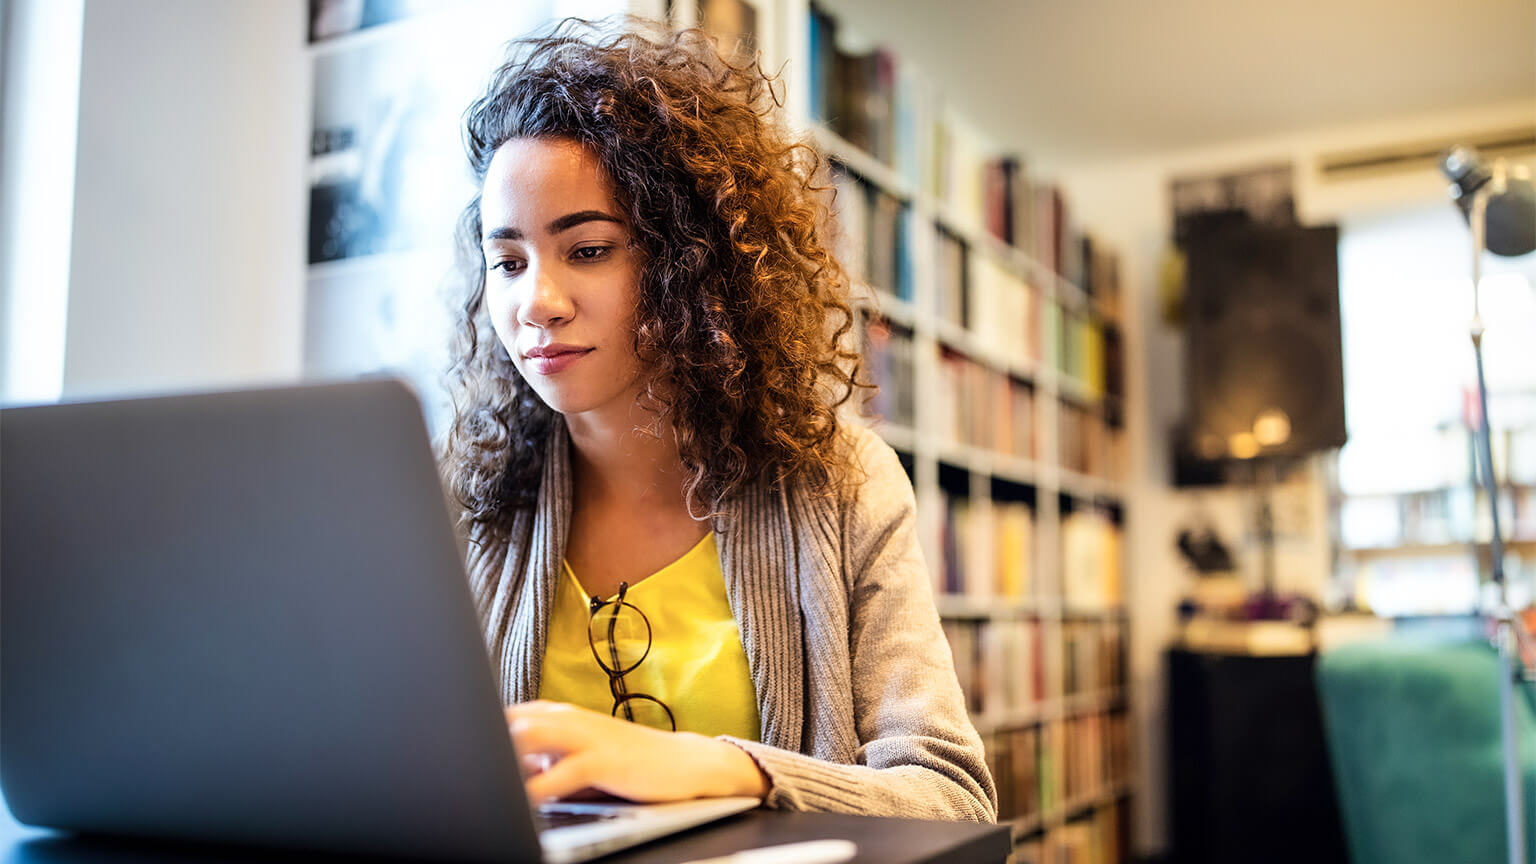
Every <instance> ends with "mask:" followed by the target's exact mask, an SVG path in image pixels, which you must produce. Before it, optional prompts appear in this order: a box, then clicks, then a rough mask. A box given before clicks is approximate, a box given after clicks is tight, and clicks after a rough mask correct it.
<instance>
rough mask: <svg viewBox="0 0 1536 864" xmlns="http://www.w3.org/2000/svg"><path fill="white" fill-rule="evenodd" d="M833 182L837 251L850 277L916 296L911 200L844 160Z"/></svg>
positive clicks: (877, 287) (896, 293)
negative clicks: (910, 237) (882, 186)
mask: <svg viewBox="0 0 1536 864" xmlns="http://www.w3.org/2000/svg"><path fill="white" fill-rule="evenodd" d="M832 185H833V189H834V190H835V195H834V196H833V201H832V206H831V208H830V210H831V212H832V213H833V215H834V216H835V217H836V219H837V226H836V229H835V230H834V232H833V236H834V238H835V246H834V248H833V254H835V255H836V256H837V260H838V261H839V262H841V263H842V265H843V269H845V270H847V271H848V278H849V280H850V281H852V282H853V283H855V284H860V285H868V286H869V287H871V288H873V289H875V290H876V291H880V292H884V293H886V294H889V295H891V296H893V297H898V298H900V299H903V300H911V299H912V257H911V250H910V248H909V244H908V243H907V236H908V234H907V232H908V228H907V225H908V222H909V221H910V216H909V208H908V207H907V205H906V204H905V203H904V202H903V201H902V200H901V199H899V198H896V197H895V196H893V195H890V194H888V193H886V192H884V191H883V190H881V189H879V188H877V187H876V186H875V185H874V184H872V183H869V182H868V181H866V180H865V179H864V178H862V177H860V176H859V175H857V174H855V173H853V172H852V171H850V170H849V169H848V168H847V167H846V166H844V165H842V164H839V163H834V164H833V166H832Z"/></svg>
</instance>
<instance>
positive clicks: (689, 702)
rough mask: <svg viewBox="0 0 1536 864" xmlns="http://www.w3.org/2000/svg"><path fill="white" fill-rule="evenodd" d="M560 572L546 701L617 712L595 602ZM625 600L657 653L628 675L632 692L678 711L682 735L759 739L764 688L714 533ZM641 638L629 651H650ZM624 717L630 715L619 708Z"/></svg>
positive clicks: (543, 680) (544, 676) (543, 683)
mask: <svg viewBox="0 0 1536 864" xmlns="http://www.w3.org/2000/svg"><path fill="white" fill-rule="evenodd" d="M561 570H562V573H561V578H560V585H559V587H558V588H557V589H556V590H555V605H554V610H553V612H552V615H551V618H550V623H549V641H548V644H547V645H546V647H545V651H544V667H543V672H542V673H541V674H540V676H539V698H540V699H549V700H554V701H557V702H569V703H571V704H573V705H580V706H581V707H583V708H590V709H592V710H594V711H599V712H601V713H603V714H608V713H610V712H611V711H612V709H613V694H612V692H611V691H610V690H609V686H608V673H606V672H604V671H603V668H602V667H601V666H599V665H598V663H597V659H596V658H595V657H593V656H592V647H591V644H590V642H589V640H588V637H587V625H588V623H589V622H590V621H591V615H592V613H591V611H590V610H591V607H590V598H589V597H588V595H587V592H586V589H584V588H582V587H581V582H580V581H579V580H578V579H577V578H576V574H575V572H573V571H572V570H571V566H570V564H569V563H565V562H562V568H561ZM608 599H613V598H608ZM624 599H625V602H627V603H630V604H631V605H633V606H635V607H636V608H637V609H639V610H640V611H641V612H644V613H645V617H646V618H647V619H648V620H649V621H650V623H651V651H650V653H649V654H647V655H646V656H645V659H644V660H642V661H641V662H640V665H638V666H636V667H635V668H634V669H633V670H631V671H629V672H628V673H626V674H625V675H624V687H625V689H626V690H627V691H628V692H630V693H637V692H638V693H646V694H648V695H651V696H654V697H656V698H657V699H660V700H661V701H662V702H663V703H665V704H666V706H667V707H668V708H670V709H672V716H673V718H674V719H675V720H676V721H677V730H678V731H679V732H697V733H699V734H701V735H710V736H714V735H734V736H736V737H738V738H744V739H747V740H751V741H756V740H758V735H759V727H758V715H757V691H756V690H755V689H754V688H753V686H752V674H751V671H750V669H749V668H748V666H747V653H746V651H745V650H744V649H743V648H742V647H741V630H740V628H739V627H737V625H736V619H735V617H734V616H732V615H731V607H730V604H729V603H728V602H727V601H726V598H725V575H724V573H722V572H721V570H720V554H719V551H718V550H717V549H716V547H715V535H714V533H713V532H711V533H710V534H708V535H706V536H705V537H704V539H703V540H700V541H699V542H698V544H697V545H695V546H694V547H693V548H692V549H690V550H688V552H686V553H684V555H683V557H681V558H679V559H677V560H676V561H673V562H672V563H671V564H668V565H667V566H666V567H663V568H662V569H660V570H658V571H656V572H655V573H653V574H652V575H650V576H649V577H647V578H645V579H642V580H640V582H638V583H636V584H634V585H631V586H630V587H629V590H628V593H626V594H625V596H624ZM641 634H642V635H641V637H640V640H641V641H640V643H639V644H638V645H636V646H632V649H631V650H633V651H634V654H633V655H631V656H634V657H638V656H640V652H642V651H644V650H645V645H644V641H643V638H644V637H643V630H642V631H641ZM618 716H620V717H623V716H624V713H623V710H622V709H621V710H620V712H619V715H618Z"/></svg>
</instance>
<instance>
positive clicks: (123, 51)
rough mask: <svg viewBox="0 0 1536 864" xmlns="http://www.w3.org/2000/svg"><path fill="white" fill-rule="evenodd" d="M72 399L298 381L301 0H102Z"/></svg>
mask: <svg viewBox="0 0 1536 864" xmlns="http://www.w3.org/2000/svg"><path fill="white" fill-rule="evenodd" d="M85 10H86V14H85V32H84V50H83V52H82V53H83V63H82V69H81V75H80V122H79V147H78V158H77V169H76V178H75V190H76V195H75V218H74V236H73V243H72V248H71V254H70V293H69V325H68V330H67V341H66V351H65V360H64V388H63V389H64V395H66V396H83V395H90V394H97V393H106V392H123V391H135V390H137V391H143V390H159V389H168V388H179V387H191V386H205V385H216V384H223V383H240V382H248V381H263V380H275V379H285V378H293V377H296V376H297V375H298V373H299V364H300V357H301V345H300V339H301V334H302V319H301V316H302V310H303V261H304V247H303V243H304V217H305V213H306V208H307V203H306V201H305V199H304V194H303V193H304V187H303V184H302V182H301V178H302V177H303V176H304V166H305V159H306V156H307V150H308V129H309V119H308V116H307V113H308V105H309V86H308V72H307V64H306V63H305V61H304V53H303V51H304V40H305V14H306V12H305V4H304V3H303V0H234V2H232V0H223V2H218V3H207V2H203V0H87V2H86V6H85Z"/></svg>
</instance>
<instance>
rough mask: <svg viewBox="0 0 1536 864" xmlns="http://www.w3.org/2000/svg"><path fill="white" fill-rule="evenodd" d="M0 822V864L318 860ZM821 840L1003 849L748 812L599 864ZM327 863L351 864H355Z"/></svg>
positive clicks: (919, 861)
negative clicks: (71, 833) (72, 833)
mask: <svg viewBox="0 0 1536 864" xmlns="http://www.w3.org/2000/svg"><path fill="white" fill-rule="evenodd" d="M0 820H3V823H0V852H3V853H4V857H3V858H0V862H3V864H151V862H155V864H160V862H164V864H226V862H227V864H256V862H274V861H318V860H322V859H320V858H317V857H316V856H314V855H312V854H304V853H296V854H295V853H282V852H254V851H245V850H238V849H223V848H209V847H186V846H175V845H170V844H160V843H151V842H140V841H115V840H98V839H93V838H83V837H71V836H66V835H55V834H50V833H49V832H47V831H41V830H38V829H34V828H28V827H26V826H23V825H20V824H18V823H17V822H16V821H15V820H14V819H12V818H11V815H10V812H9V811H7V810H5V809H4V808H3V806H0ZM827 838H844V839H848V840H852V841H853V842H855V843H857V844H858V845H859V855H858V857H857V858H855V859H854V860H855V861H858V862H868V864H876V862H879V864H904V862H909V864H940V862H944V864H948V862H954V864H970V862H986V861H1002V860H1003V859H1004V858H1006V857H1007V856H1008V853H1009V851H1010V849H1011V843H1010V840H1009V836H1008V829H1006V828H1000V827H998V826H996V825H976V824H972V823H963V822H923V821H917V820H911V819H872V818H869V817H864V816H841V815H836V814H831V813H781V812H778V811H773V810H754V811H751V812H749V813H743V814H741V815H739V816H733V817H731V818H729V819H724V820H721V821H719V822H716V823H714V824H711V825H705V826H702V827H699V828H695V829H693V830H691V831H685V832H683V833H681V834H676V835H673V836H672V837H668V838H666V839H663V840H658V841H655V842H652V843H647V844H645V845H643V846H638V847H635V848H633V849H629V850H626V851H624V852H619V853H616V854H614V855H610V856H608V857H607V858H602V859H599V860H600V861H602V862H603V864H663V862H665V864H678V862H682V861H690V860H693V859H695V858H708V857H711V856H715V855H725V854H728V853H731V852H736V851H740V850H743V849H752V848H755V847H758V846H774V845H778V844H780V843H795V842H798V841H802V840H822V839H827ZM325 860H332V859H325ZM334 860H336V861H338V862H339V861H352V862H355V861H357V860H358V859H355V858H347V859H334Z"/></svg>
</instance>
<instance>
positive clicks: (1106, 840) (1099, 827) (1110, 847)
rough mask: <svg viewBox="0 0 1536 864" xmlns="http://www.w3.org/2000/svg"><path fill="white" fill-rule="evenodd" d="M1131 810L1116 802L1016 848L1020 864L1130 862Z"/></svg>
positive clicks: (1015, 857) (1017, 859) (1017, 860)
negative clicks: (1128, 855)
mask: <svg viewBox="0 0 1536 864" xmlns="http://www.w3.org/2000/svg"><path fill="white" fill-rule="evenodd" d="M1129 838H1130V811H1129V810H1127V809H1126V808H1125V807H1124V806H1123V805H1122V804H1119V803H1115V804H1111V805H1108V806H1105V807H1103V808H1100V809H1098V810H1096V811H1094V812H1093V813H1092V814H1091V815H1090V816H1088V817H1087V818H1084V819H1079V820H1075V821H1073V822H1069V823H1067V824H1066V825H1063V826H1061V827H1059V828H1053V829H1051V830H1050V831H1048V832H1046V833H1045V834H1044V835H1042V836H1041V837H1039V838H1038V839H1032V840H1029V841H1027V842H1025V843H1021V844H1019V845H1018V846H1016V847H1014V861H1016V862H1017V864H1105V862H1112V861H1124V860H1127V858H1126V857H1125V856H1126V852H1127V845H1128V842H1127V841H1128V840H1129Z"/></svg>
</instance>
